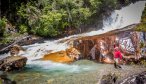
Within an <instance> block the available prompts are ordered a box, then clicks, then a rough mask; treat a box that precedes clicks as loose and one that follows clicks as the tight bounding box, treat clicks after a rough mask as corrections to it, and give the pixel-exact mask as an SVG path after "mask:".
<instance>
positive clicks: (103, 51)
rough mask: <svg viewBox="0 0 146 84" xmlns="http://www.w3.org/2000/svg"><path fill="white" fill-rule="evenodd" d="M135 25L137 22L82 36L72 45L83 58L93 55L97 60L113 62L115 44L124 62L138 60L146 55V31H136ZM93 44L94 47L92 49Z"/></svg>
mask: <svg viewBox="0 0 146 84" xmlns="http://www.w3.org/2000/svg"><path fill="white" fill-rule="evenodd" d="M137 26H138V24H134V25H130V26H127V27H125V28H123V29H117V30H113V31H109V32H106V33H103V34H100V35H95V36H86V37H82V38H79V39H76V40H75V41H74V43H73V47H74V48H76V49H77V50H78V51H79V52H80V53H81V56H82V58H83V59H89V58H90V59H91V58H92V59H93V57H94V58H95V60H97V61H99V62H104V63H114V61H113V60H114V59H113V58H114V57H113V51H114V46H115V45H116V46H118V47H119V49H120V51H121V52H122V54H123V59H124V62H125V63H126V62H128V60H133V59H134V60H135V59H136V60H138V59H140V58H141V57H146V55H145V53H146V47H145V42H146V33H145V32H140V31H136V30H135V28H136V27H137ZM95 45H96V48H95V49H93V48H94V46H95ZM91 52H92V53H91Z"/></svg>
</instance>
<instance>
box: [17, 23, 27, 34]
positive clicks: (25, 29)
mask: <svg viewBox="0 0 146 84" xmlns="http://www.w3.org/2000/svg"><path fill="white" fill-rule="evenodd" d="M27 29H28V28H27V26H25V25H23V24H22V25H20V26H19V33H20V34H24V33H26V32H27Z"/></svg>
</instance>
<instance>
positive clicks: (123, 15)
mask: <svg viewBox="0 0 146 84" xmlns="http://www.w3.org/2000/svg"><path fill="white" fill-rule="evenodd" d="M145 3H146V1H139V2H136V3H134V4H130V5H129V6H127V7H123V8H122V9H120V10H115V11H114V12H113V13H112V15H111V16H110V17H109V18H108V19H106V20H104V21H103V23H104V27H103V28H102V29H101V30H97V31H91V32H88V33H83V34H78V35H72V36H69V37H64V38H62V39H59V40H52V41H45V42H44V43H36V44H32V45H28V46H23V47H24V48H26V51H25V52H23V53H21V54H20V55H22V56H26V57H27V58H28V62H27V64H28V65H37V66H41V67H42V68H44V69H49V68H52V70H53V68H54V69H59V68H60V69H64V70H66V69H69V70H70V71H77V70H80V69H79V66H78V65H67V64H60V63H53V62H50V61H33V60H35V59H39V58H42V57H43V55H45V54H47V53H52V52H56V51H60V50H65V49H67V48H69V45H68V42H70V41H71V40H74V39H77V38H79V37H85V36H93V35H98V34H102V33H105V32H108V31H111V30H115V29H119V28H123V27H125V26H128V25H131V24H135V23H139V22H140V19H141V15H142V11H143V9H144V5H145ZM61 41H62V42H61ZM6 55H8V54H5V56H6ZM86 68H89V67H86Z"/></svg>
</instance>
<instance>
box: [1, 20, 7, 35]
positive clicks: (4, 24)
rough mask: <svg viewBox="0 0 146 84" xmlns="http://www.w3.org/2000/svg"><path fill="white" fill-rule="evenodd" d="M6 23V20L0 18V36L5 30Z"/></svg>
mask: <svg viewBox="0 0 146 84" xmlns="http://www.w3.org/2000/svg"><path fill="white" fill-rule="evenodd" d="M6 23H7V19H6V18H2V19H0V36H4V34H5V32H6V30H5V27H6Z"/></svg>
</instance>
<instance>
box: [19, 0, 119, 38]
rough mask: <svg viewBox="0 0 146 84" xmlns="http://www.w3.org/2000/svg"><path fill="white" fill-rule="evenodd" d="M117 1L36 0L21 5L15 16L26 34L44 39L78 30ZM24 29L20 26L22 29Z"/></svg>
mask: <svg viewBox="0 0 146 84" xmlns="http://www.w3.org/2000/svg"><path fill="white" fill-rule="evenodd" d="M116 2H117V0H36V1H30V2H28V3H27V4H26V5H24V4H21V6H20V8H19V10H18V12H17V14H18V16H19V17H20V18H21V22H20V25H21V24H24V25H27V26H28V32H31V33H33V34H38V35H41V36H45V37H53V36H57V35H60V34H63V33H64V31H65V30H66V29H67V28H79V26H80V25H82V24H85V23H86V21H87V20H88V19H89V18H90V17H91V16H92V15H93V14H95V13H99V11H100V10H101V9H102V7H104V6H105V7H106V5H111V6H112V7H113V5H115V4H116ZM20 29H22V30H23V29H24V27H23V26H22V28H20Z"/></svg>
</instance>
